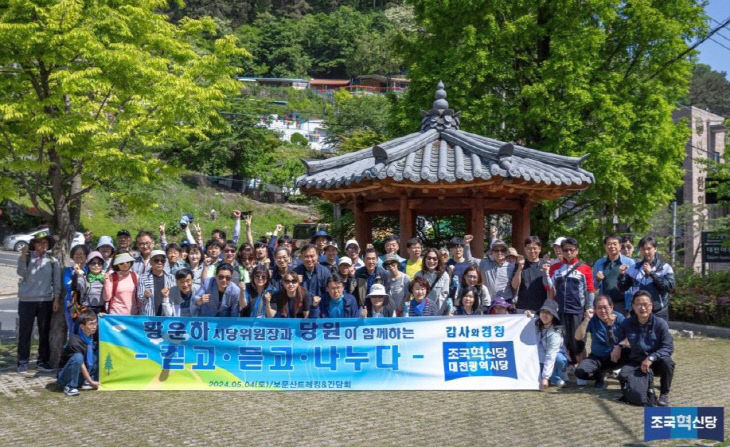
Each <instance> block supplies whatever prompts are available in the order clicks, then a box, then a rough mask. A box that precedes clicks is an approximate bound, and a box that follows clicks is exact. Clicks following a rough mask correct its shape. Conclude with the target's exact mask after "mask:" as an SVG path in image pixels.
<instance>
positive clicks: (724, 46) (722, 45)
mask: <svg viewBox="0 0 730 447" xmlns="http://www.w3.org/2000/svg"><path fill="white" fill-rule="evenodd" d="M710 40H711V41H713V42H715V43H716V44H718V45H720V46H721V47H723V48H725V49H726V50H728V51H730V47H728V46H727V45H725V44H724V43H720V42H718V41H717V40H715V39H713V38H712V37H710Z"/></svg>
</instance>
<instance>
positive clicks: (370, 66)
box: [236, 6, 408, 78]
mask: <svg viewBox="0 0 730 447" xmlns="http://www.w3.org/2000/svg"><path fill="white" fill-rule="evenodd" d="M407 17H408V15H407V14H406V13H402V12H401V13H400V14H397V13H395V12H388V14H386V13H383V12H360V11H357V10H355V9H352V8H350V7H346V6H343V7H340V8H337V9H335V10H333V11H332V12H329V13H324V12H321V13H317V14H307V15H304V16H302V17H298V18H290V17H275V16H274V15H273V14H271V13H268V12H267V13H262V14H259V15H258V16H257V18H256V19H255V20H254V21H253V22H252V23H250V24H247V25H243V26H241V27H240V28H238V29H237V30H236V35H237V36H238V37H239V39H240V40H241V42H242V44H243V45H244V46H245V47H246V48H247V49H249V50H250V51H251V53H252V54H253V59H251V60H250V61H247V62H245V63H244V72H245V73H246V74H251V75H256V76H274V77H305V76H308V75H309V76H312V77H326V78H350V77H352V76H355V75H359V74H365V73H381V74H386V73H391V72H397V71H399V70H400V69H401V67H402V63H401V59H400V57H398V56H397V55H396V54H395V52H394V51H393V46H392V42H393V41H395V40H396V39H397V38H398V37H399V36H400V34H402V31H401V30H400V29H399V24H400V22H399V21H403V20H407ZM391 18H392V19H391Z"/></svg>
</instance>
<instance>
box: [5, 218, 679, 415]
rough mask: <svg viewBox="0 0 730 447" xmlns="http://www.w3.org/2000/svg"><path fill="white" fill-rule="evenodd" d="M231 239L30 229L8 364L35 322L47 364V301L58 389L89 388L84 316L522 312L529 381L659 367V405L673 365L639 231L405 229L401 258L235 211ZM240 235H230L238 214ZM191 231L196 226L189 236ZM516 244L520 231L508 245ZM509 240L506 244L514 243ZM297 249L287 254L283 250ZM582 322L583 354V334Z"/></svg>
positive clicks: (651, 258) (624, 376)
mask: <svg viewBox="0 0 730 447" xmlns="http://www.w3.org/2000/svg"><path fill="white" fill-rule="evenodd" d="M233 217H234V229H233V235H232V237H231V239H228V238H227V237H226V232H225V231H223V230H220V229H216V230H213V231H212V233H211V235H210V238H209V239H208V240H207V241H204V240H203V237H202V233H201V230H200V227H199V226H196V225H192V224H191V225H186V226H185V234H186V237H185V240H183V241H181V242H179V243H178V242H169V241H168V240H167V237H166V233H165V226H164V225H161V226H160V227H159V229H158V235H159V238H158V239H157V240H156V238H155V235H154V234H153V233H152V232H149V231H140V232H139V233H138V234H137V235H136V237H135V238H134V241H133V240H132V235H131V233H130V232H129V231H127V230H120V231H119V232H118V233H117V235H116V240H114V239H113V238H112V237H111V236H101V237H100V238H99V239H98V241H97V243H96V244H92V243H91V239H92V238H91V235H88V238H87V243H86V244H84V245H77V246H74V247H72V248H71V253H70V255H71V259H72V262H73V265H72V266H70V267H64V266H61V265H59V263H58V261H57V260H56V259H55V258H54V257H53V256H52V255H51V248H52V246H53V238H51V237H50V236H44V237H36V239H34V240H33V241H31V244H30V247H29V249H28V250H25V251H24V252H23V253H22V254H21V256H20V257H19V259H18V269H17V272H18V274H19V275H20V276H21V280H20V285H19V291H18V296H19V306H18V313H19V340H18V371H19V372H22V373H24V372H27V370H28V360H29V357H30V337H31V331H32V327H33V322H34V321H37V324H38V329H39V336H40V343H39V350H38V362H37V368H38V369H39V370H48V371H52V370H53V368H52V367H51V365H50V364H49V359H50V349H49V342H48V335H49V327H50V318H51V314H52V312H55V311H57V310H60V309H61V308H62V309H63V310H64V314H65V317H66V323H67V326H68V335H69V341H68V342H67V344H66V346H65V348H64V353H63V355H62V357H61V359H62V360H61V365H60V367H61V368H60V371H59V372H58V378H59V383H60V384H61V385H63V386H64V390H65V392H66V393H67V394H69V395H75V394H78V389H77V388H78V386H79V385H80V384H83V386H84V387H87V388H95V387H97V386H98V382H97V379H96V377H97V376H96V371H97V370H98V368H97V366H96V365H97V364H98V359H96V357H95V348H94V346H95V343H96V342H95V341H94V340H95V339H96V336H95V334H96V325H97V319H96V316H97V315H99V314H112V315H145V316H183V317H184V316H215V317H239V316H240V317H252V318H378V317H421V316H444V317H452V316H460V317H468V316H473V315H491V314H510V313H513V314H514V313H519V314H525V315H526V316H527V317H529V318H533V319H534V322H535V326H536V329H537V333H538V340H539V342H538V353H539V358H540V387H541V389H547V388H548V387H549V386H550V385H554V386H563V385H565V383H566V381H567V380H568V379H569V373H572V374H573V375H574V376H575V380H576V383H577V384H578V385H586V384H587V383H588V382H587V381H589V380H592V381H594V384H595V386H597V387H603V386H605V377H606V375H607V374H610V373H615V374H617V375H618V378H619V381H620V382H621V383H622V386H623V387H624V388H626V387H627V386H630V384H631V383H633V379H632V377H634V376H635V375H637V374H639V375H641V374H649V373H650V372H651V373H653V374H656V375H659V376H660V382H661V387H660V396H659V398H658V404H660V405H668V404H669V392H670V387H671V381H672V375H673V371H674V363H673V361H672V359H671V355H672V352H673V345H672V338H671V335H670V334H669V330H668V325H667V319H668V315H669V314H668V310H669V293H670V292H671V291H672V289H673V287H674V274H673V271H672V267H671V266H670V265H669V264H667V263H666V262H664V261H663V260H661V259H660V257H659V256H657V242H656V240H655V239H654V238H652V237H651V236H647V237H644V238H642V239H641V240H640V241H639V244H638V249H639V250H638V256H636V255H635V252H634V245H633V241H632V239H631V238H629V237H619V236H613V235H611V236H606V237H605V239H604V241H603V243H604V248H605V256H602V257H600V258H599V259H597V260H595V262H594V263H593V265H592V267H591V266H590V265H589V264H587V263H585V262H584V261H582V260H581V259H580V257H579V243H578V241H577V240H576V239H574V238H571V237H567V238H566V237H559V238H558V239H556V240H555V241H554V243H553V244H552V247H551V248H552V253H553V254H552V255H550V254H549V253H546V252H545V250H544V249H543V244H542V241H541V240H540V239H539V238H538V237H537V236H529V237H528V238H526V239H525V240H524V241H515V245H518V247H509V246H508V245H507V244H506V243H505V242H504V241H502V240H501V239H499V237H498V235H497V233H496V231H495V230H494V229H493V231H492V236H491V243H490V244H489V249H488V250H487V252H486V253H485V256H484V258H477V257H474V256H473V254H472V252H471V247H470V245H471V241H472V240H473V238H472V236H471V235H464V237H462V238H453V239H452V240H451V241H449V243H448V247H446V248H441V249H439V248H434V247H424V246H423V243H422V242H421V241H420V240H419V239H417V238H413V239H410V240H408V241H407V243H406V252H407V257H406V258H403V257H401V256H400V255H399V251H400V245H399V238H398V237H397V236H395V235H392V236H390V237H388V238H386V240H385V241H384V253H381V254H379V253H378V252H377V251H376V249H375V248H374V247H373V246H372V245H368V246H366V247H364V248H362V247H361V246H360V244H359V243H358V241H356V240H354V239H351V240H348V241H347V242H346V243H345V244H344V247H342V250H341V249H340V247H338V245H337V244H336V243H335V242H334V240H333V238H332V237H331V236H330V235H328V234H327V233H326V232H325V231H318V232H316V233H315V234H314V235H313V236H312V238H311V240H310V241H309V243H306V244H303V245H302V246H301V247H296V246H295V245H294V241H293V240H292V238H291V237H290V236H288V235H286V234H284V235H279V233H281V231H282V226H281V225H278V226H277V227H276V229H275V230H274V231H273V232H272V233H271V235H270V236H269V237H262V238H261V239H258V240H254V238H253V235H252V232H251V216H250V214H248V215H246V214H243V213H241V212H240V211H234V213H233ZM242 221H243V222H244V224H245V230H246V241H245V242H243V243H241V244H240V245H239V244H238V242H239V238H240V234H241V226H242V225H241V222H242ZM193 233H195V234H193ZM517 242H521V244H518V243H517ZM518 248H519V250H518ZM295 255H296V256H295ZM588 333H590V334H591V347H590V355H587V352H586V346H585V339H586V334H588Z"/></svg>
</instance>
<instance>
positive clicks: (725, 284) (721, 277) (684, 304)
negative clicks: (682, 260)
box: [670, 271, 730, 327]
mask: <svg viewBox="0 0 730 447" xmlns="http://www.w3.org/2000/svg"><path fill="white" fill-rule="evenodd" d="M670 316H671V318H672V319H673V320H680V321H687V322H690V323H698V324H709V325H713V326H724V327H730V271H726V272H710V273H708V274H707V275H706V276H702V275H699V274H697V273H687V274H682V275H678V276H677V286H676V288H675V290H674V292H673V293H672V294H671V308H670Z"/></svg>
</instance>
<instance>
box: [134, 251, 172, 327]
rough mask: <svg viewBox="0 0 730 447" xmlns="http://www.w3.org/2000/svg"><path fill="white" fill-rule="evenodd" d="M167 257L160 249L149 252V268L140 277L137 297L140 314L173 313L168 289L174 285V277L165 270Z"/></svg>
mask: <svg viewBox="0 0 730 447" xmlns="http://www.w3.org/2000/svg"><path fill="white" fill-rule="evenodd" d="M166 262H167V257H166V256H165V252H164V251H162V250H152V252H151V253H150V270H149V271H148V272H146V273H144V274H143V275H142V276H141V277H140V286H139V287H138V288H137V299H138V300H139V302H140V304H141V306H142V309H141V310H140V315H146V316H148V317H155V316H157V317H161V316H171V315H173V311H172V307H171V306H170V289H172V287H173V286H175V278H174V277H173V276H172V275H171V274H170V272H168V271H165V263H166Z"/></svg>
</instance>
